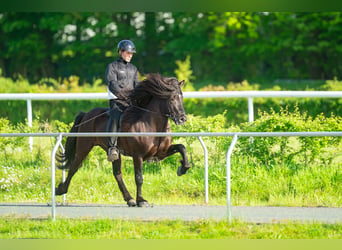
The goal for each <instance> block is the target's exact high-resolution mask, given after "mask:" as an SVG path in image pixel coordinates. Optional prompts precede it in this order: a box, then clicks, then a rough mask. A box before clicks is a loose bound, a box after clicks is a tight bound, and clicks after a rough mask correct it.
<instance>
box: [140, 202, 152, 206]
mask: <svg viewBox="0 0 342 250" xmlns="http://www.w3.org/2000/svg"><path fill="white" fill-rule="evenodd" d="M149 206H150V204H149V203H148V202H147V201H140V202H138V207H149Z"/></svg>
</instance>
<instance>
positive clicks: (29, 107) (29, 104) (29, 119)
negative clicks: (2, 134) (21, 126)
mask: <svg viewBox="0 0 342 250" xmlns="http://www.w3.org/2000/svg"><path fill="white" fill-rule="evenodd" d="M26 104H27V124H28V126H29V127H30V128H32V101H31V99H27V101H26ZM29 147H30V152H31V154H32V150H33V137H29ZM32 157H33V156H32Z"/></svg>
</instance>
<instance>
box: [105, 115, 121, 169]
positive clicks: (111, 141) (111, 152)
mask: <svg viewBox="0 0 342 250" xmlns="http://www.w3.org/2000/svg"><path fill="white" fill-rule="evenodd" d="M107 132H117V121H116V120H114V119H112V118H111V117H110V118H109V120H108V124H107ZM117 139H118V138H117V137H116V136H111V137H108V151H107V160H108V161H111V162H112V161H115V160H117V159H119V150H118V148H117V146H116V144H117Z"/></svg>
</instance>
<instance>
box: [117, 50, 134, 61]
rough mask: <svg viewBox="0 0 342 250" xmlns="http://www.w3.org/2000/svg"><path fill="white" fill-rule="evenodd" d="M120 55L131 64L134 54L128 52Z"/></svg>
mask: <svg viewBox="0 0 342 250" xmlns="http://www.w3.org/2000/svg"><path fill="white" fill-rule="evenodd" d="M120 55H121V57H122V59H124V60H125V61H126V62H130V61H131V60H132V57H133V53H131V52H127V51H120Z"/></svg>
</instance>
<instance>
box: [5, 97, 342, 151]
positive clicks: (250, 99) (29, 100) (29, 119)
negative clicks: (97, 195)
mask: <svg viewBox="0 0 342 250" xmlns="http://www.w3.org/2000/svg"><path fill="white" fill-rule="evenodd" d="M183 94H184V98H248V121H249V122H253V121H254V105H253V98H257V97H265V98H266V97H278V98H287V97H296V98H299V97H303V98H305V97H307V98H342V91H197V92H184V93H183ZM107 98H108V94H107V93H47V94H43V93H16V94H14V93H8V94H7V93H5V94H0V101H1V100H26V102H27V123H28V126H29V127H32V101H39V100H94V99H107ZM29 147H30V150H31V151H32V148H33V139H32V137H29Z"/></svg>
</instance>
